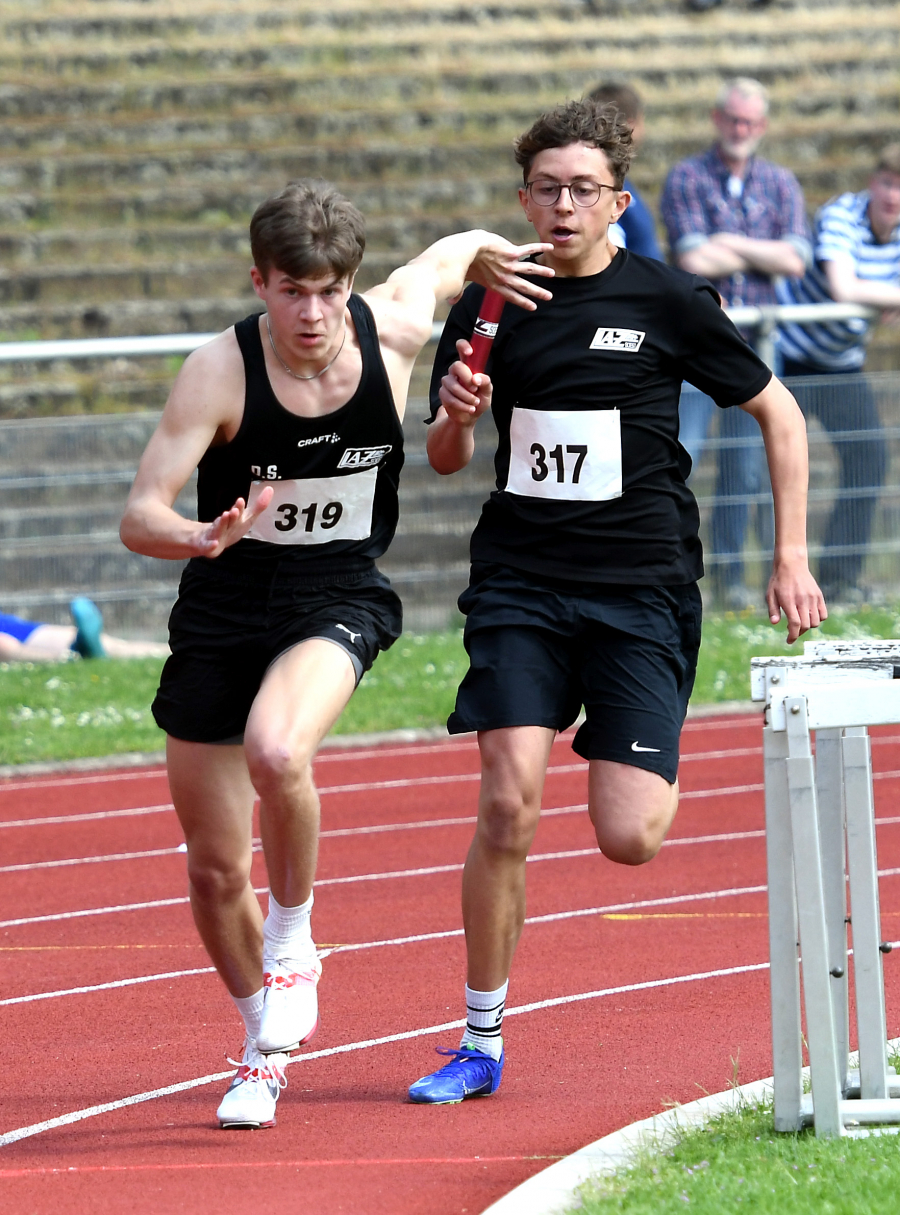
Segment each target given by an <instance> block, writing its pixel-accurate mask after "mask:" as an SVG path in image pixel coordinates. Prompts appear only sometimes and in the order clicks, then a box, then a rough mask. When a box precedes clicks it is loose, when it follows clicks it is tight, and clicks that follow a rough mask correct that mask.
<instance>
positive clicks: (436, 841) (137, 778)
mask: <svg viewBox="0 0 900 1215" xmlns="http://www.w3.org/2000/svg"><path fill="white" fill-rule="evenodd" d="M894 729H896V728H894ZM874 733H875V747H874V758H875V769H876V773H877V774H878V779H877V781H876V785H875V793H876V809H877V814H878V817H879V818H880V819H881V820H883V821H882V823H881V825H880V826H879V829H878V832H879V848H880V855H879V863H880V865H881V867H882V868H894V867H896V866H900V830H898V827H900V816H898V817H894V816H895V813H896V810H895V803H896V798H897V794H898V792H900V771H896V770H895V769H900V735H897V734H895V733H892V732H891V728H885V729H883V730H881V731H875V732H874ZM569 741H570V740H569V738H562V739H560V740H559V741H558V742H557V744H556V746H555V747H554V750H553V756H552V760H551V769H550V773H549V775H548V779H547V784H546V789H545V795H544V805H545V813H544V816H543V818H542V821H541V826H540V829H539V831H538V836H537V840H536V843H535V847H534V850H533V853H532V856H531V858H530V864H529V890H528V894H529V902H528V915H529V923H528V925H527V927H526V930H525V933H524V935H523V938H522V943H521V945H520V948H519V952H518V954H517V958H516V967H515V971H514V975H513V981H512V984H511V987H510V996H509V1015H508V1017H507V1020H506V1022H505V1025H504V1036H505V1039H506V1047H507V1057H508V1063H507V1068H506V1075H505V1077H504V1081H503V1087H502V1088H501V1090H500V1092H499V1093H498V1094H497V1096H495V1097H494V1098H492V1099H490V1100H488V1101H469V1102H466V1103H465V1104H463V1105H459V1106H445V1107H431V1108H429V1107H421V1106H413V1105H410V1104H409V1103H407V1101H406V1099H405V1095H406V1088H407V1086H408V1085H409V1083H410V1081H412V1080H413V1079H415V1078H416V1077H418V1076H419V1075H421V1074H423V1073H424V1072H426V1071H428V1070H431V1068H432V1067H433V1066H435V1065H438V1064H439V1063H440V1062H441V1060H440V1059H439V1058H438V1057H437V1056H436V1055H434V1054H433V1047H434V1046H435V1045H438V1044H445V1045H455V1044H456V1042H457V1040H458V1035H459V1028H458V1026H457V1025H456V1024H451V1025H450V1027H447V1028H444V1029H441V1028H440V1027H442V1026H447V1025H448V1023H456V1022H457V1020H458V1018H459V1017H460V1013H461V1004H462V983H463V979H464V947H463V939H462V932H461V927H460V911H459V885H460V869H461V866H462V862H463V859H464V857H465V852H466V848H467V846H468V841H469V838H470V836H471V831H472V816H473V814H474V810H475V804H476V797H477V788H478V782H477V768H478V756H477V750H476V747H475V743H474V740H472V739H471V738H468V737H466V738H463V739H456V740H453V741H448V742H441V743H437V744H432V745H413V746H385V747H380V748H377V749H370V750H366V751H363V750H351V751H346V752H345V751H329V752H326V753H324V754H323V755H322V756H321V757H320V759H319V760H318V761H317V780H318V783H319V786H320V789H321V791H322V803H323V828H324V837H323V841H322V849H321V862H320V868H319V880H318V883H317V887H316V911H315V917H314V926H315V932H316V939H317V941H318V942H319V945H320V948H321V949H323V950H325V949H330V950H331V952H330V954H329V955H328V958H327V960H326V962H325V969H324V976H323V979H322V983H321V986H320V998H321V1008H322V1028H321V1029H320V1032H319V1034H318V1036H317V1037H316V1039H315V1041H314V1042H313V1043H312V1044H311V1047H310V1048H309V1049H307V1050H306V1051H305V1052H304V1053H303V1054H302V1056H301V1058H300V1059H299V1061H298V1062H297V1063H295V1064H292V1066H291V1068H290V1069H289V1072H288V1079H289V1086H288V1089H287V1091H286V1092H285V1094H284V1095H283V1096H282V1098H281V1101H280V1102H279V1109H278V1126H277V1127H276V1128H275V1129H274V1130H270V1131H266V1132H258V1133H253V1132H223V1131H220V1130H219V1129H218V1128H217V1126H216V1123H215V1109H216V1106H217V1104H218V1101H219V1096H220V1094H221V1092H222V1091H223V1090H224V1088H225V1087H226V1083H227V1081H226V1080H225V1079H224V1078H223V1077H224V1074H225V1073H227V1072H229V1071H230V1068H229V1065H228V1063H227V1061H226V1058H225V1056H226V1054H232V1055H234V1054H235V1053H236V1052H238V1051H239V1049H240V1046H241V1032H240V1025H239V1022H238V1020H237V1017H236V1014H235V1012H234V1010H233V1007H232V1005H231V1002H230V1001H229V999H228V998H227V996H226V994H225V991H224V989H223V988H222V986H221V984H220V983H219V981H218V979H217V978H216V976H215V975H214V974H212V973H210V970H209V965H208V961H207V958H206V956H205V954H204V951H203V949H202V947H201V946H200V945H199V943H198V940H197V938H196V935H195V932H194V928H193V925H192V922H191V917H190V912H189V909H188V906H187V901H186V897H185V886H186V883H185V859H184V855H183V854H182V853H179V852H178V845H179V843H180V840H181V836H180V832H179V828H178V823H177V820H176V818H175V814H174V812H173V811H172V809H171V807H170V806H169V804H168V802H169V793H168V787H167V784H166V778H165V773H164V772H163V771H162V770H159V769H151V770H140V771H134V770H130V771H125V772H108V773H101V774H95V775H86V776H78V777H72V778H66V777H62V776H60V777H53V778H37V779H29V780H13V781H8V782H5V783H3V784H0V841H2V845H0V872H2V877H3V882H2V887H0V890H2V894H0V967H2V972H0V973H2V976H3V983H2V988H0V1014H2V1017H3V1022H4V1025H3V1033H2V1043H3V1047H2V1050H3V1054H4V1059H3V1085H2V1092H3V1097H2V1112H0V1208H2V1210H3V1211H4V1212H9V1213H10V1215H19V1213H21V1212H26V1211H27V1212H29V1213H43V1212H50V1211H53V1212H54V1215H65V1213H67V1212H79V1213H81V1212H84V1211H91V1212H92V1213H95V1212H115V1213H116V1215H119V1213H121V1212H141V1213H143V1212H148V1213H149V1212H153V1215H168V1213H169V1212H177V1211H197V1210H201V1211H215V1212H217V1215H231V1213H232V1212H234V1213H235V1215H237V1213H238V1212H240V1215H247V1213H248V1212H255V1211H261V1210H269V1209H273V1210H279V1209H287V1210H291V1211H293V1210H297V1211H300V1210H302V1211H304V1212H311V1213H315V1215H334V1213H337V1212H353V1213H355V1215H413V1213H419V1212H425V1211H427V1212H429V1213H430V1215H431V1213H433V1215H451V1213H456V1212H470V1213H472V1215H474V1213H475V1212H480V1211H483V1210H484V1208H485V1207H486V1206H488V1205H489V1204H490V1203H491V1202H493V1201H494V1200H495V1199H497V1198H498V1197H499V1196H500V1195H502V1194H504V1193H505V1192H507V1191H508V1190H509V1189H511V1188H512V1187H513V1186H515V1185H517V1184H518V1183H519V1182H521V1181H523V1180H524V1179H525V1178H527V1177H528V1176H530V1175H531V1174H533V1173H535V1172H537V1171H538V1170H539V1169H541V1168H543V1167H544V1166H545V1165H546V1164H547V1163H550V1162H551V1161H552V1160H554V1159H557V1158H558V1157H560V1156H564V1155H567V1154H568V1153H570V1152H572V1151H573V1150H575V1149H576V1148H578V1147H581V1146H582V1145H583V1144H585V1143H587V1142H590V1141H591V1140H593V1139H596V1138H598V1137H599V1136H601V1135H604V1134H607V1133H608V1132H610V1131H612V1130H615V1129H616V1128H618V1127H621V1126H623V1125H625V1124H627V1123H629V1122H632V1121H634V1120H635V1119H638V1118H644V1117H646V1116H648V1115H649V1114H651V1113H653V1112H655V1111H658V1110H659V1109H660V1108H662V1107H663V1105H664V1104H666V1103H668V1102H671V1101H681V1102H685V1101H690V1100H692V1099H693V1098H695V1097H697V1096H699V1095H701V1094H702V1093H703V1092H715V1091H719V1090H721V1089H723V1088H724V1087H726V1086H727V1085H728V1084H729V1083H730V1082H731V1080H732V1077H733V1073H734V1070H735V1067H737V1068H738V1071H739V1078H740V1080H741V1081H747V1080H752V1079H757V1078H759V1077H760V1076H765V1075H768V1074H770V1072H771V1052H770V1044H769V1015H768V980H767V974H766V968H765V963H766V957H767V944H766V907H765V892H764V883H765V851H764V839H763V830H762V828H763V796H762V756H761V749H760V748H761V732H760V724H759V719H758V717H755V716H754V717H746V716H744V717H739V718H720V719H698V720H693V721H690V722H688V724H687V726H686V729H685V733H684V738H683V758H682V765H681V786H682V803H681V809H680V811H679V814H678V818H677V819H676V822H675V825H674V827H673V830H672V833H671V837H670V839H669V840H668V841H667V843H666V845H665V846H664V848H663V850H662V852H661V853H660V855H659V856H658V857H657V859H656V860H655V861H653V863H652V864H650V865H646V866H643V867H641V868H639V869H629V868H626V867H623V866H617V865H613V864H611V863H610V862H609V861H607V860H605V859H604V858H603V857H602V856H600V855H599V854H598V853H597V851H596V848H594V847H592V833H591V829H590V824H589V822H588V820H587V816H586V814H585V813H584V807H583V805H582V803H583V802H584V800H585V796H586V792H585V791H586V778H585V768H586V766H585V765H584V764H583V763H582V762H581V761H580V760H579V759H578V757H577V756H575V755H574V754H573V753H572V751H571V749H570V747H569ZM255 881H256V884H257V885H258V886H260V887H262V886H263V884H264V882H265V876H264V871H263V867H262V864H261V861H260V862H259V868H258V870H257V871H256V872H255ZM882 908H883V913H884V916H885V924H884V930H885V933H886V934H887V935H888V936H889V937H896V936H898V935H900V922H898V920H897V918H896V917H898V916H900V881H898V878H897V877H895V876H886V877H885V878H884V879H883V881H882ZM898 957H900V952H898V953H895V954H893V955H890V956H889V957H888V958H887V960H886V965H885V969H886V979H887V988H888V1000H889V1004H888V1018H889V1029H890V1031H891V1033H892V1034H896V1033H898V1015H897V1010H898V1008H900V966H898V962H896V961H894V960H893V959H894V958H898ZM733 1061H737V1063H736V1064H735V1063H733ZM135 1098H136V1099H137V1100H130V1099H135ZM286 1196H287V1197H286ZM285 1202H286V1203H287V1205H286V1207H285Z"/></svg>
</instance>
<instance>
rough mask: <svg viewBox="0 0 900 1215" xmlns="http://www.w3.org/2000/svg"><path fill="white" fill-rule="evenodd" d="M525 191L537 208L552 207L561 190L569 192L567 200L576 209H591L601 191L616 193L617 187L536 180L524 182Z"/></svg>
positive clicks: (588, 182)
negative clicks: (569, 199)
mask: <svg viewBox="0 0 900 1215" xmlns="http://www.w3.org/2000/svg"><path fill="white" fill-rule="evenodd" d="M525 189H526V190H527V191H528V192H529V193H530V194H531V201H532V202H535V203H537V205H538V206H539V207H552V206H553V204H554V203H555V202H557V201H558V200H559V196H560V195H561V194H562V192H563V190H568V191H569V198H571V200H572V202H573V203H574V204H575V206H576V207H593V206H594V204H595V203H596V202H597V201H598V199H599V198H600V194H601V191H603V190H612V191H614V192H616V191H617V190H618V186H610V185H607V184H606V182H600V181H548V180H545V179H543V178H538V180H537V181H529V182H526V183H525Z"/></svg>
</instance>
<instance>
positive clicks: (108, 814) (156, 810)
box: [0, 802, 175, 827]
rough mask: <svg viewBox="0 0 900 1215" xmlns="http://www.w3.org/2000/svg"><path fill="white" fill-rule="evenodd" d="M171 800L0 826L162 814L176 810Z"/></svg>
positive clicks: (9, 822) (23, 819)
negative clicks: (153, 804) (125, 808)
mask: <svg viewBox="0 0 900 1215" xmlns="http://www.w3.org/2000/svg"><path fill="white" fill-rule="evenodd" d="M174 809H175V807H174V806H173V805H172V803H171V802H163V804H162V805H160V806H134V807H133V808H132V809H130V810H93V811H91V812H90V813H87V814H55V815H53V817H52V818H15V819H7V820H6V821H5V822H3V821H0V827H53V826H59V824H60V823H90V822H94V821H96V820H97V819H102V818H128V817H135V816H139V815H142V814H162V813H163V812H164V811H166V810H172V811H174Z"/></svg>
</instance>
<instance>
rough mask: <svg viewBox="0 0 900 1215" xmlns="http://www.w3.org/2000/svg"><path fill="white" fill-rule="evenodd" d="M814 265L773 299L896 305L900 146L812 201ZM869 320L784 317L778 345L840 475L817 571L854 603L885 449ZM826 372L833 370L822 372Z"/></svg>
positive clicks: (836, 594)
mask: <svg viewBox="0 0 900 1215" xmlns="http://www.w3.org/2000/svg"><path fill="white" fill-rule="evenodd" d="M814 228H815V231H814V236H813V254H814V261H813V264H812V265H811V266H810V267H809V269H808V270H807V271H806V274H805V275H804V276H803V278H791V279H784V280H782V281H781V282H780V283H779V284H778V286H777V294H778V302H779V303H781V304H822V303H830V302H832V301H834V302H836V303H841V304H866V305H868V306H869V307H872V308H880V309H881V310H882V316H883V318H884V319H887V320H896V319H897V316H898V312H900V144H898V143H894V144H890V145H889V146H888V147H886V148H884V149H883V150H882V152H881V154H880V156H879V157H878V160H877V162H876V164H875V169H874V171H873V173H872V175H871V177H870V179H869V184H868V188H867V189H865V190H861V191H860V192H859V193H858V194H854V193H846V194H841V195H840V196H839V197H837V198H832V199H830V200H829V201H828V202H827V203H825V205H824V206H823V207H821V208H820V209H819V211H818V212H817V214H816V218H815V225H814ZM873 328H874V322H873V321H871V320H866V319H863V318H856V319H853V320H846V321H821V322H819V323H818V324H805V325H798V324H783V325H782V326H781V328H780V329H779V332H778V344H779V347H780V350H781V354H782V357H783V359H784V374H785V375H789V376H815V377H817V378H816V379H814V380H808V381H807V382H805V383H801V384H798V385H797V389H796V392H797V400H798V403H799V404H800V407H801V409H802V410H803V412H804V413H805V414H807V415H812V416H814V417H816V418H818V420H819V422H820V424H821V425H822V426H823V427H824V429H825V430H826V431H827V432H828V433H829V434H830V435H831V436H832V441H833V443H834V449H835V454H836V455H837V457H838V461H839V463H840V470H841V479H840V484H839V487H838V493H837V496H836V498H835V502H834V506H833V508H832V511H831V516H830V518H829V520H828V523H827V525H826V528H825V535H824V537H823V550H824V551H823V553H822V557H821V559H820V563H819V577H820V579H821V581H822V585H823V586H826V587H827V588H828V592H829V594H830V596H831V598H833V599H836V600H838V601H844V602H856V601H858V600H860V599H865V598H866V597H867V594H868V592H867V590H866V588H865V587H864V586H861V585H860V575H861V573H862V566H863V560H864V557H865V553H866V547H867V546H868V543H869V537H870V534H871V530H872V523H873V521H874V515H875V507H876V505H877V501H878V491H879V490H880V488H881V486H882V484H883V483H884V478H885V473H886V471H887V450H886V447H885V443H884V439H883V437H882V436H881V434H880V433H879V432H880V430H881V419H880V417H879V412H878V402H877V400H876V398H875V394H874V392H873V391H872V387H871V385H870V384H869V382H868V380H867V379H866V377H865V376H864V375H861V374H859V373H860V372H862V369H863V364H864V363H865V359H866V348H867V345H868V342H869V339H870V338H871V336H872V330H873ZM828 377H840V378H834V379H829V378H828Z"/></svg>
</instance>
